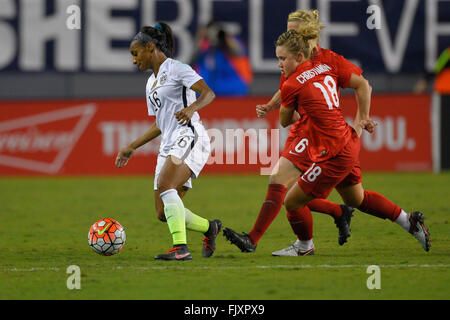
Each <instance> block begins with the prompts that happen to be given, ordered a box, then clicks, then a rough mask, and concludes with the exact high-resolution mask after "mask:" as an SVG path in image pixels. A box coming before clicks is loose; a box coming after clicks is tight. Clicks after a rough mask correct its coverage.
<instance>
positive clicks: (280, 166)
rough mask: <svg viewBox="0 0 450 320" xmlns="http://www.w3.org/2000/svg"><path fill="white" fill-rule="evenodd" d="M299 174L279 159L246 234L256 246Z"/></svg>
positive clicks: (292, 166)
mask: <svg viewBox="0 0 450 320" xmlns="http://www.w3.org/2000/svg"><path fill="white" fill-rule="evenodd" d="M300 175H301V172H300V171H299V170H298V169H297V168H296V167H295V166H294V165H293V164H292V162H291V161H289V160H288V159H286V158H283V157H281V158H280V159H279V160H278V163H277V164H276V165H275V168H274V169H273V172H272V175H271V176H270V182H269V187H268V190H267V194H266V199H265V200H264V202H263V204H262V206H261V209H260V211H259V214H258V217H257V218H256V221H255V224H254V226H253V228H252V230H251V231H250V232H249V233H248V236H249V237H250V241H251V242H252V243H253V244H255V245H256V244H257V243H258V241H259V239H261V237H262V236H263V234H264V233H265V232H266V230H267V229H268V228H269V226H270V225H271V223H272V222H273V220H274V219H275V217H276V216H277V215H278V213H279V212H280V210H281V207H282V206H283V201H284V196H285V195H286V191H287V189H288V188H290V187H291V186H292V185H293V184H294V183H295V182H296V181H297V179H298V178H299V177H300Z"/></svg>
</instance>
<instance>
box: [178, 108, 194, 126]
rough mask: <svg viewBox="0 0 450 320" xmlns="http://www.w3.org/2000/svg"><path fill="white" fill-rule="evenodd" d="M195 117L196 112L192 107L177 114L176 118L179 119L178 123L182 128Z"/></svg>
mask: <svg viewBox="0 0 450 320" xmlns="http://www.w3.org/2000/svg"><path fill="white" fill-rule="evenodd" d="M193 115H194V110H193V109H192V108H191V107H187V108H184V109H183V110H181V111H178V112H175V118H177V120H178V123H179V124H181V125H182V126H184V125H186V124H188V123H189V121H191V118H192V116H193Z"/></svg>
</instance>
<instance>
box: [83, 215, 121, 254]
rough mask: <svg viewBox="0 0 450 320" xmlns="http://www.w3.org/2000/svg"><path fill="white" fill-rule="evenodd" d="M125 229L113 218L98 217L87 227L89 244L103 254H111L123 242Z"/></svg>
mask: <svg viewBox="0 0 450 320" xmlns="http://www.w3.org/2000/svg"><path fill="white" fill-rule="evenodd" d="M125 239H126V235H125V230H124V229H123V227H122V226H121V225H120V223H119V222H117V221H116V220H114V219H111V218H105V219H100V220H98V221H97V222H96V223H94V224H93V225H92V226H91V228H90V229H89V235H88V240H89V246H90V247H91V248H92V250H94V251H95V252H97V253H98V254H101V255H103V256H112V255H113V254H116V253H118V252H119V251H120V250H122V248H123V245H124V244H125Z"/></svg>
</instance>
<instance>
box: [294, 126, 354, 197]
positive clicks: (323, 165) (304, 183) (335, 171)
mask: <svg viewBox="0 0 450 320" xmlns="http://www.w3.org/2000/svg"><path fill="white" fill-rule="evenodd" d="M359 150H360V142H359V139H358V137H357V136H356V133H355V134H354V135H353V138H352V139H351V140H350V141H349V142H348V143H347V145H346V146H345V147H344V148H343V149H342V150H341V152H339V153H338V154H337V155H336V156H335V157H333V158H331V159H328V160H326V161H323V162H319V163H311V164H310V166H309V167H308V168H307V170H305V171H304V173H303V175H302V176H301V178H300V179H299V180H298V185H299V186H300V188H302V190H303V191H304V192H305V193H306V194H307V195H310V196H313V197H315V198H322V199H326V198H327V197H328V196H329V194H330V193H331V191H332V190H333V188H336V187H342V186H346V185H349V184H357V183H360V182H362V176H361V168H360V165H359Z"/></svg>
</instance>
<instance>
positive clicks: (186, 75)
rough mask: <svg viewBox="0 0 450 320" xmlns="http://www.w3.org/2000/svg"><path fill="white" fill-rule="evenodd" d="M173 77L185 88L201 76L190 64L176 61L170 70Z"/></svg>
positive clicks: (200, 78)
mask: <svg viewBox="0 0 450 320" xmlns="http://www.w3.org/2000/svg"><path fill="white" fill-rule="evenodd" d="M172 72H173V76H174V78H175V79H177V80H178V81H180V82H181V83H182V84H183V86H185V87H186V88H190V87H192V85H194V84H195V83H196V82H198V81H199V80H202V79H203V78H202V77H201V76H200V75H199V74H198V73H197V72H195V71H194V69H192V67H191V66H190V65H187V64H184V63H181V62H179V61H176V66H175V68H173V70H172Z"/></svg>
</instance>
